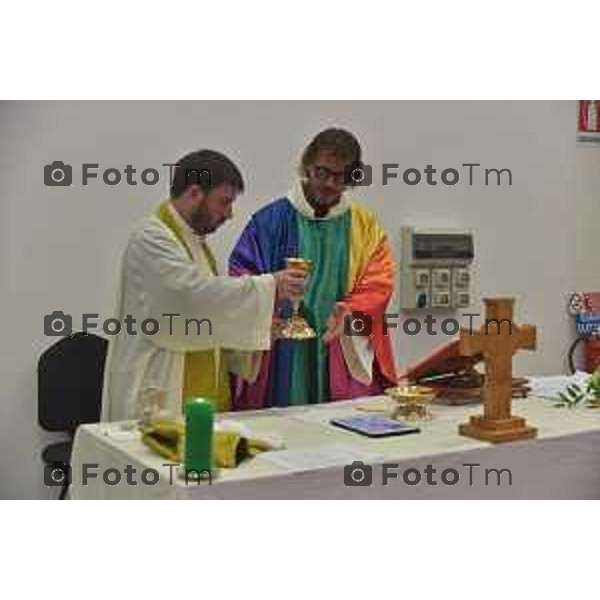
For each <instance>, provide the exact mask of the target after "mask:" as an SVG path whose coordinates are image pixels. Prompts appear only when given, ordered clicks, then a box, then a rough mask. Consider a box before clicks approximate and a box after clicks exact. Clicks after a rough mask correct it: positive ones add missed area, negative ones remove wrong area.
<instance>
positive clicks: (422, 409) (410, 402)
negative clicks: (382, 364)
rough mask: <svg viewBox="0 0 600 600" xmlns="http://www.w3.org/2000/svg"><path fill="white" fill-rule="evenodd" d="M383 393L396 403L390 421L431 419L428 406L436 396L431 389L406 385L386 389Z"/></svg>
mask: <svg viewBox="0 0 600 600" xmlns="http://www.w3.org/2000/svg"><path fill="white" fill-rule="evenodd" d="M385 393H386V395H387V396H389V397H390V398H392V399H393V400H394V401H395V402H396V407H395V409H394V412H393V414H392V419H405V420H407V421H424V420H428V419H431V418H432V416H431V413H430V412H429V408H428V405H429V403H430V402H431V401H432V400H433V399H434V398H435V396H436V394H437V392H436V391H435V390H434V389H433V388H429V387H424V386H421V385H408V386H403V387H392V388H388V389H387V390H385Z"/></svg>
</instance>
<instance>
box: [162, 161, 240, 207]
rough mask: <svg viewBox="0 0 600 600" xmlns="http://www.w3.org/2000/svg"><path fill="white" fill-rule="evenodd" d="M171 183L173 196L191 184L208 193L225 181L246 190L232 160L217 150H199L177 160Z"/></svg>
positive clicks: (178, 194) (179, 194)
mask: <svg viewBox="0 0 600 600" xmlns="http://www.w3.org/2000/svg"><path fill="white" fill-rule="evenodd" d="M177 165H178V166H177V167H175V175H174V176H173V181H172V183H171V198H178V197H179V196H181V194H183V192H185V190H186V189H187V188H188V187H189V186H190V185H198V186H199V187H200V189H201V190H202V191H203V192H204V193H205V194H206V193H208V192H209V191H210V190H211V189H213V188H215V187H218V186H219V185H222V184H224V183H227V184H229V185H231V186H232V187H233V188H235V189H236V190H237V192H243V191H244V180H243V178H242V174H241V173H240V170H239V169H238V168H237V167H236V166H235V164H234V163H233V161H232V160H230V159H229V158H227V157H226V156H225V155H224V154H221V153H220V152H216V151H215V150H198V151H197V152H192V153H191V154H187V155H186V156H184V157H183V158H181V159H180V160H178V161H177Z"/></svg>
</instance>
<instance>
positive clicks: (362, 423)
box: [330, 415, 421, 437]
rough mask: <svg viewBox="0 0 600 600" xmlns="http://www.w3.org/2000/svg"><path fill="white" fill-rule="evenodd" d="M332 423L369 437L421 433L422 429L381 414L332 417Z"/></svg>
mask: <svg viewBox="0 0 600 600" xmlns="http://www.w3.org/2000/svg"><path fill="white" fill-rule="evenodd" d="M330 423H331V424H332V425H335V426H336V427H341V428H342V429H347V430H348V431H354V432H355V433H360V434H361V435H366V436H368V437H386V436H390V435H407V434H409V433H419V432H420V431H421V430H420V429H419V428H418V427H415V426H414V425H408V424H406V423H402V422H401V421H394V420H393V419H387V418H386V417H382V416H381V415H361V416H359V417H348V418H345V419H332V420H331V421H330Z"/></svg>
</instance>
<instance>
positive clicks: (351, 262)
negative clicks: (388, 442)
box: [229, 129, 397, 410]
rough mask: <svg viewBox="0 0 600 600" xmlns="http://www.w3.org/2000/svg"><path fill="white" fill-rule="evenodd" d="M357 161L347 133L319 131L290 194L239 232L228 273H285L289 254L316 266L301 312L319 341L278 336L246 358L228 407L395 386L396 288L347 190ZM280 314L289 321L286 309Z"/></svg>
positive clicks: (379, 233)
mask: <svg viewBox="0 0 600 600" xmlns="http://www.w3.org/2000/svg"><path fill="white" fill-rule="evenodd" d="M360 160H361V148H360V144H359V143H358V141H357V140H356V138H355V137H354V136H353V135H352V134H351V133H349V132H347V131H345V130H341V129H327V130H325V131H322V132H321V133H319V134H318V135H317V136H316V137H315V138H314V139H313V140H312V142H311V143H310V144H309V145H308V146H307V148H306V149H305V151H304V154H303V156H302V160H301V167H300V180H299V181H298V182H297V183H296V185H295V186H294V187H293V189H292V190H291V191H290V192H289V193H288V194H287V195H285V196H283V197H281V198H278V199H276V200H274V201H273V202H271V203H269V204H268V205H267V206H265V207H264V208H262V209H261V210H259V211H258V212H256V213H255V214H254V215H253V216H252V218H251V220H250V222H249V223H248V225H247V226H246V228H245V229H244V231H243V232H242V235H241V236H240V238H239V240H238V242H237V244H236V246H235V248H234V250H233V252H232V254H231V256H230V259H229V272H230V274H231V275H238V276H241V275H250V274H251V275H256V274H261V273H268V272H270V271H273V270H277V269H281V268H283V267H284V266H285V259H286V257H299V258H305V259H309V260H311V261H312V267H311V271H310V276H309V279H308V283H307V286H306V289H305V292H304V297H303V302H302V304H301V308H300V312H301V314H302V316H303V317H304V318H305V319H306V320H307V321H308V323H309V324H310V325H311V326H312V327H313V329H314V330H315V331H316V333H317V337H316V338H315V339H312V340H304V341H296V340H284V339H278V340H276V341H275V342H274V344H273V346H272V347H271V349H270V350H269V351H266V352H261V353H251V354H252V358H248V362H249V363H250V362H251V363H252V364H253V365H254V366H253V367H252V368H249V369H246V371H245V373H247V374H248V375H247V378H246V379H242V378H240V377H239V376H238V377H234V386H233V387H234V391H233V399H232V403H233V406H232V407H233V409H234V410H244V409H257V408H263V407H269V406H290V405H301V404H313V403H321V402H328V401H332V400H342V399H349V398H355V397H358V396H366V395H375V394H380V393H381V392H382V391H383V390H384V389H385V388H386V387H388V386H392V385H395V384H396V381H397V377H396V369H395V363H394V356H393V352H392V344H391V339H390V337H389V336H387V335H385V334H384V327H383V314H384V313H385V312H386V308H387V305H388V303H389V301H390V298H391V296H392V292H393V282H394V260H393V257H392V251H391V247H390V243H389V241H388V239H387V236H386V233H385V231H384V230H383V228H382V227H381V225H379V223H378V222H377V220H376V219H375V217H374V216H373V214H372V213H371V212H370V211H369V210H367V209H366V208H364V207H363V206H360V205H359V204H357V203H355V202H353V201H351V200H350V199H349V198H348V192H347V191H348V190H349V189H352V188H353V187H354V186H355V184H356V179H360V177H361V176H362V171H361V167H360V165H361V164H362V163H360ZM357 166H358V170H357V168H356V167H357ZM356 173H359V177H356V175H355V174H356ZM286 308H287V312H286ZM279 309H280V311H281V312H280V314H281V315H282V316H285V315H286V314H287V315H289V306H288V307H286V306H285V304H284V303H280V306H279ZM257 354H258V358H257Z"/></svg>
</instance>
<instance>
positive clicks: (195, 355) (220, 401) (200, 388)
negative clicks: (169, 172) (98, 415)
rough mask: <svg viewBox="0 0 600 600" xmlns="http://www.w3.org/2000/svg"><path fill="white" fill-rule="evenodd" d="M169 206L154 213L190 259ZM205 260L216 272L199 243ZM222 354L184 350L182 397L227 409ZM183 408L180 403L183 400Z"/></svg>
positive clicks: (226, 378)
mask: <svg viewBox="0 0 600 600" xmlns="http://www.w3.org/2000/svg"><path fill="white" fill-rule="evenodd" d="M171 210H172V209H171V208H170V207H169V202H168V201H167V202H163V203H162V204H161V205H160V206H159V207H158V210H157V213H156V216H157V217H158V219H159V220H160V221H161V222H162V223H163V225H165V227H168V228H169V229H170V230H171V231H172V232H173V234H174V235H175V237H176V238H177V241H178V242H179V243H180V244H181V245H182V246H183V248H184V249H185V251H186V253H187V255H188V256H189V257H190V260H192V261H193V260H194V255H193V253H192V251H191V249H190V247H189V246H188V244H187V243H186V241H185V236H184V234H183V231H182V228H181V225H180V223H178V222H177V220H176V219H175V217H174V216H173V213H172V212H171ZM200 246H201V248H202V253H203V255H204V259H205V260H206V262H207V263H208V265H209V267H210V270H211V273H212V274H213V275H218V271H217V262H216V260H215V257H214V255H213V253H212V252H211V250H210V248H209V247H208V244H207V243H206V242H205V241H204V240H202V241H201V242H200ZM224 366H225V363H224V357H223V351H222V349H221V348H214V349H211V350H201V351H195V352H186V353H185V358H184V367H183V382H182V389H181V397H182V400H185V399H187V398H193V397H197V396H201V397H203V398H207V399H209V400H212V401H213V403H214V405H215V410H217V411H228V410H230V407H231V397H230V388H229V376H228V373H227V369H226V368H224ZM182 411H183V402H182Z"/></svg>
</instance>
